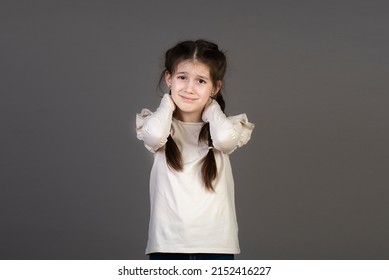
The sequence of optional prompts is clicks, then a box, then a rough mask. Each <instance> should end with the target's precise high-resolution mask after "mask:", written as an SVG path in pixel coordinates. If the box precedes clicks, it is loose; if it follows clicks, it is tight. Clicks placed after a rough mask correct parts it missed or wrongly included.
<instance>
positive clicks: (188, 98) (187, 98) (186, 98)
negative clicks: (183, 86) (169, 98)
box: [180, 95, 197, 102]
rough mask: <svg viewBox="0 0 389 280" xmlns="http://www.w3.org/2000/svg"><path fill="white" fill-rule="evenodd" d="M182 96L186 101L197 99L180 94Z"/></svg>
mask: <svg viewBox="0 0 389 280" xmlns="http://www.w3.org/2000/svg"><path fill="white" fill-rule="evenodd" d="M180 97H181V98H182V99H183V100H184V101H185V102H192V101H195V100H197V99H196V98H190V97H187V96H183V95H180Z"/></svg>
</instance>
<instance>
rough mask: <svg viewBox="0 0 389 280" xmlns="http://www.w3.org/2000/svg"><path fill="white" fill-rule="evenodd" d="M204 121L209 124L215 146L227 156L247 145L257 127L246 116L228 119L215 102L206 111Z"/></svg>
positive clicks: (241, 115)
mask: <svg viewBox="0 0 389 280" xmlns="http://www.w3.org/2000/svg"><path fill="white" fill-rule="evenodd" d="M202 119H203V121H204V122H209V128H210V133H211V138H212V143H213V146H214V147H215V148H216V149H217V150H219V151H222V152H224V153H226V154H230V153H232V152H233V151H234V150H235V149H236V148H238V147H242V146H243V145H245V144H246V143H247V142H248V141H249V140H250V138H251V133H252V131H253V130H254V127H255V125H254V124H253V123H250V122H249V121H248V119H247V116H246V114H240V115H237V116H232V117H227V116H226V115H225V114H224V113H223V111H222V110H221V108H220V106H219V104H218V103H217V101H215V100H212V103H211V104H210V105H209V106H208V107H207V108H206V109H205V110H204V112H203V115H202Z"/></svg>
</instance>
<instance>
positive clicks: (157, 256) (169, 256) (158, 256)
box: [149, 253, 235, 260]
mask: <svg viewBox="0 0 389 280" xmlns="http://www.w3.org/2000/svg"><path fill="white" fill-rule="evenodd" d="M149 257H150V260H234V259H235V257H234V255H233V254H181V253H151V254H149Z"/></svg>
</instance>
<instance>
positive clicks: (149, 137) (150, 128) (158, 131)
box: [136, 94, 175, 153]
mask: <svg viewBox="0 0 389 280" xmlns="http://www.w3.org/2000/svg"><path fill="white" fill-rule="evenodd" d="M174 109H175V104H174V102H173V100H172V99H171V97H170V95H169V94H165V95H164V96H163V98H162V100H161V103H160V105H159V107H158V109H157V110H156V111H155V112H154V113H153V112H151V111H150V110H148V109H142V111H141V112H140V113H139V114H136V135H137V138H138V139H139V140H143V142H144V145H145V147H146V148H147V149H148V150H149V151H150V152H152V153H155V152H156V151H157V150H158V149H159V148H161V147H162V146H164V145H165V143H166V142H167V138H168V136H169V134H170V129H171V125H172V115H173V111H174Z"/></svg>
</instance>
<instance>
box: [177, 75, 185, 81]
mask: <svg viewBox="0 0 389 280" xmlns="http://www.w3.org/2000/svg"><path fill="white" fill-rule="evenodd" d="M177 79H179V80H185V79H186V77H185V76H182V75H181V76H177Z"/></svg>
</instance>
